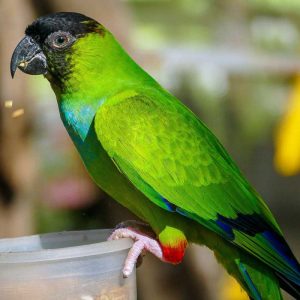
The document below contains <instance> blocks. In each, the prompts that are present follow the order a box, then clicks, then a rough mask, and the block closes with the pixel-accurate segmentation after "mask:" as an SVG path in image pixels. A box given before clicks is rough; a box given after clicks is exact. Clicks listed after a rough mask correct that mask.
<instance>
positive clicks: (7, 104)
mask: <svg viewBox="0 0 300 300" xmlns="http://www.w3.org/2000/svg"><path fill="white" fill-rule="evenodd" d="M12 106H13V101H12V100H6V101H5V102H4V107H5V108H12Z"/></svg>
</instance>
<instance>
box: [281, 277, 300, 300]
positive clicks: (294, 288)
mask: <svg viewBox="0 0 300 300" xmlns="http://www.w3.org/2000/svg"><path fill="white" fill-rule="evenodd" d="M276 275H277V278H278V281H279V284H280V287H281V288H282V289H284V290H285V291H286V292H288V293H289V294H290V295H291V296H293V297H294V298H295V299H300V284H299V283H295V282H293V281H291V280H290V279H288V278H286V277H285V276H283V275H282V274H280V273H276Z"/></svg>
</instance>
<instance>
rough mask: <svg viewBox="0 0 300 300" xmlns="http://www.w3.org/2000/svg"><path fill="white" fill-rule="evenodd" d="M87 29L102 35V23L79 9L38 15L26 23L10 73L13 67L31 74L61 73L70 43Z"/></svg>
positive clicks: (85, 32)
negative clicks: (77, 10) (32, 20)
mask: <svg viewBox="0 0 300 300" xmlns="http://www.w3.org/2000/svg"><path fill="white" fill-rule="evenodd" d="M91 32H97V33H99V34H100V35H104V27H103V26H101V25H100V24H99V23H98V22H96V21H95V20H93V19H91V18H89V17H86V16H84V15H82V14H79V13H73V12H60V13H54V14H50V15H46V16H43V17H40V18H38V19H37V20H35V21H34V22H33V23H32V24H31V25H29V26H28V27H27V29H26V31H25V37H24V38H23V39H22V40H21V41H20V43H19V44H18V45H17V47H16V49H15V51H14V53H13V55H12V59H11V65H10V71H11V75H12V77H13V76H14V74H15V72H16V70H17V68H19V69H20V70H21V71H23V72H25V73H27V74H31V75H38V74H47V73H50V74H51V76H54V77H57V76H64V75H65V73H66V72H67V69H68V65H67V59H66V57H67V54H68V53H70V51H71V50H72V45H73V44H74V43H75V42H76V40H77V39H79V38H80V37H83V36H85V35H86V34H87V33H91Z"/></svg>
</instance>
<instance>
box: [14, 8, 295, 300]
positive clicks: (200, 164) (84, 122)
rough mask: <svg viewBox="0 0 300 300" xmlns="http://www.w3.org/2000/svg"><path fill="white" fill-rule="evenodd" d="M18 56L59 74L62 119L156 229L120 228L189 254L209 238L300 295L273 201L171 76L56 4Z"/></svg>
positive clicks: (225, 254) (264, 278) (98, 170)
mask: <svg viewBox="0 0 300 300" xmlns="http://www.w3.org/2000/svg"><path fill="white" fill-rule="evenodd" d="M25 34H26V35H25V37H24V38H23V39H22V41H21V42H20V43H19V44H18V46H17V47H16V49H15V51H14V54H13V56H12V61H11V73H12V75H14V73H15V71H16V69H17V68H19V69H20V70H22V71H23V72H25V73H27V74H43V75H44V76H45V77H46V78H47V79H48V80H49V82H50V84H51V86H52V88H53V90H54V92H55V94H56V97H57V102H58V106H59V111H60V115H61V119H62V121H63V123H64V125H65V127H66V129H67V131H68V133H69V135H70V137H71V138H72V140H73V142H74V144H75V146H76V147H77V149H78V151H79V153H80V155H81V157H82V160H83V162H84V164H85V166H86V168H87V170H88V172H89V174H90V175H91V177H92V178H93V179H94V181H95V182H96V184H97V185H99V187H101V188H102V189H103V190H104V191H106V192H107V193H108V194H109V195H110V196H112V197H113V198H115V199H116V200H117V201H118V202H119V203H121V204H122V205H124V206H125V207H127V208H128V209H130V210H131V211H132V212H133V213H135V214H136V215H137V216H138V217H139V218H140V219H142V220H144V221H145V222H147V223H148V224H149V225H150V226H151V228H152V230H153V231H154V233H155V238H153V237H148V236H146V234H145V233H143V232H141V231H137V230H136V229H135V228H132V227H128V228H119V229H117V230H116V231H115V232H114V233H113V235H112V237H111V238H112V239H116V238H122V237H131V238H132V239H134V241H135V244H134V246H133V248H132V250H131V251H130V254H129V256H128V258H127V261H126V263H125V267H124V270H123V272H124V275H126V276H128V275H129V274H130V272H131V271H132V268H133V266H134V262H135V261H136V258H137V257H138V255H139V254H140V253H141V251H142V250H143V249H146V250H148V251H150V252H152V253H153V254H155V255H156V256H157V257H159V258H160V259H161V260H163V261H166V262H170V263H179V262H180V261H181V260H182V258H183V256H184V252H185V248H186V246H187V244H188V243H197V244H204V245H206V246H208V247H209V248H210V249H212V250H213V251H214V253H215V256H216V258H217V259H218V261H219V262H220V263H222V265H223V266H224V267H225V269H226V270H227V271H228V273H229V274H231V275H232V276H234V277H235V278H236V279H237V280H238V282H239V283H240V284H241V286H242V287H243V288H244V289H245V290H246V292H247V293H248V295H249V297H250V298H251V299H255V300H258V299H270V300H276V299H282V295H281V292H280V287H282V288H283V289H285V290H286V291H288V292H289V293H290V294H291V295H293V296H294V297H296V298H298V299H299V298H300V267H299V263H298V262H297V260H296V258H295V256H294V255H293V253H292V251H291V250H290V248H289V246H288V244H287V243H286V241H285V240H284V238H283V235H282V231H281V230H280V228H279V226H278V224H277V222H276V221H275V219H274V217H273V215H272V214H271V212H270V210H269V209H268V207H267V205H266V204H265V203H264V201H263V200H262V199H261V197H260V196H259V195H258V193H257V192H256V191H255V190H254V189H253V188H252V187H251V186H250V184H249V183H248V182H247V180H246V179H245V178H244V176H243V175H242V174H241V172H240V170H239V169H238V167H237V166H236V164H235V163H234V161H233V160H232V159H231V158H230V156H229V155H228V153H227V152H226V150H225V149H224V148H223V146H222V145H221V144H220V142H219V141H218V140H217V138H216V137H215V136H214V135H213V134H212V133H211V132H210V131H209V129H208V128H207V127H206V126H205V125H204V124H203V123H202V122H201V121H200V120H199V119H198V117H197V116H195V115H194V114H193V113H192V112H191V111H190V110H189V109H188V108H187V107H185V106H184V105H183V104H182V103H181V102H180V101H179V100H178V99H176V98H175V97H174V96H173V95H171V94H170V93H169V92H168V91H166V90H165V89H164V88H162V87H161V86H160V85H159V84H158V83H157V82H156V81H155V80H154V79H153V78H152V77H151V76H149V75H148V74H147V73H146V72H145V71H144V70H143V69H142V68H141V67H140V66H138V65H137V64H136V63H135V62H134V61H133V60H132V59H131V58H130V57H129V56H128V54H127V53H126V52H125V51H124V50H123V48H122V47H121V46H120V45H119V43H118V42H117V41H116V40H115V38H114V37H113V35H112V34H111V33H110V32H109V31H108V30H107V29H106V28H105V27H103V26H102V25H101V24H99V23H98V22H96V21H95V20H93V19H91V18H88V17H86V16H84V15H81V14H78V13H55V14H51V15H47V16H44V17H41V18H39V19H37V20H36V21H34V22H33V23H32V24H31V25H30V26H28V28H27V29H26V31H25Z"/></svg>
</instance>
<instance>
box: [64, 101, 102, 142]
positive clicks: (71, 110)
mask: <svg viewBox="0 0 300 300" xmlns="http://www.w3.org/2000/svg"><path fill="white" fill-rule="evenodd" d="M76 102H77V101H74V102H73V101H62V102H61V105H60V106H59V108H60V115H61V119H62V121H63V123H64V125H65V127H67V128H71V129H72V132H73V133H74V134H75V135H77V136H79V137H80V139H81V140H82V141H84V140H85V139H86V137H87V135H88V132H89V129H90V127H91V125H92V123H93V120H94V117H95V115H96V113H97V110H98V108H99V107H100V106H101V105H102V104H103V102H104V100H103V99H102V100H99V101H93V102H92V103H85V104H83V105H80V106H79V105H78V104H76ZM72 103H74V104H72ZM73 138H76V136H74V137H73Z"/></svg>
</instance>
